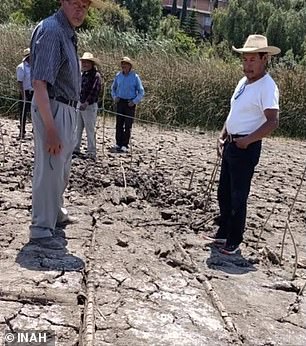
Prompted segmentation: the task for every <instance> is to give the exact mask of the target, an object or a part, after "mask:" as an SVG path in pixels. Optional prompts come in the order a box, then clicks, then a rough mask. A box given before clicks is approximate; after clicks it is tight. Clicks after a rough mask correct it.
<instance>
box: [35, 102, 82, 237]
mask: <svg viewBox="0 0 306 346" xmlns="http://www.w3.org/2000/svg"><path fill="white" fill-rule="evenodd" d="M50 104H51V110H52V114H53V117H54V121H55V126H56V128H57V130H58V135H59V138H60V140H61V143H62V150H61V152H60V153H59V154H58V155H50V154H49V153H48V152H47V150H46V139H45V134H44V133H45V128H44V124H43V121H42V118H41V115H40V113H39V111H38V108H37V106H36V104H35V100H34V101H33V104H32V109H31V112H32V122H33V130H34V152H35V157H34V172H33V182H32V224H31V226H30V238H44V237H50V236H52V232H51V231H52V230H54V229H55V225H56V222H57V221H63V219H64V218H65V217H67V212H66V211H65V209H64V208H63V194H64V191H65V189H66V186H67V184H68V181H69V174H70V166H71V157H72V152H73V149H74V147H75V142H76V110H75V109H74V108H73V107H70V106H68V105H65V104H64V103H61V102H58V101H55V100H50Z"/></svg>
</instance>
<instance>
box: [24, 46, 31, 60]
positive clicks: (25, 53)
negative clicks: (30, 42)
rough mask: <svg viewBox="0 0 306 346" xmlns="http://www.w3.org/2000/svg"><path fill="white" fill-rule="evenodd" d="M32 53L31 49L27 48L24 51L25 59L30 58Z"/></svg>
mask: <svg viewBox="0 0 306 346" xmlns="http://www.w3.org/2000/svg"><path fill="white" fill-rule="evenodd" d="M30 53H31V51H30V48H26V49H24V50H23V57H24V58H26V57H27V56H29V55H30Z"/></svg>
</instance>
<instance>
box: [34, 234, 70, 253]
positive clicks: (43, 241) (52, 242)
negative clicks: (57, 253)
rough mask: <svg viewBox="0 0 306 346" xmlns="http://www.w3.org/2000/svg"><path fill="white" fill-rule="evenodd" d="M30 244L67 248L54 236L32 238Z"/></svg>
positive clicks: (58, 248) (56, 248)
mask: <svg viewBox="0 0 306 346" xmlns="http://www.w3.org/2000/svg"><path fill="white" fill-rule="evenodd" d="M30 244H33V245H36V246H39V247H42V248H45V249H52V250H63V249H65V245H63V244H61V243H60V242H59V241H58V240H56V239H54V238H53V237H46V238H31V239H30Z"/></svg>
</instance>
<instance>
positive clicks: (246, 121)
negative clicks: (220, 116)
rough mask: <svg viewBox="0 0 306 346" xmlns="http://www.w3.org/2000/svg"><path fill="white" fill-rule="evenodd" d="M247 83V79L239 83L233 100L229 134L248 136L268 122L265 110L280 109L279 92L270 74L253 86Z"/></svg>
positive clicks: (229, 119)
mask: <svg viewBox="0 0 306 346" xmlns="http://www.w3.org/2000/svg"><path fill="white" fill-rule="evenodd" d="M246 81H247V78H246V77H243V78H242V79H241V80H240V81H239V83H238V85H237V87H236V89H235V91H234V94H233V96H232V98H231V110H230V112H229V115H228V117H227V119H226V130H227V133H230V134H240V135H248V134H250V133H252V132H254V131H255V130H257V129H258V128H259V127H260V126H261V125H263V124H264V123H265V122H266V120H267V118H266V117H265V114H264V110H266V109H279V91H278V88H277V85H276V84H275V82H274V80H273V79H272V77H271V76H270V75H269V74H268V73H267V74H265V75H264V77H262V78H260V79H259V80H257V81H256V82H253V83H251V84H245V83H246Z"/></svg>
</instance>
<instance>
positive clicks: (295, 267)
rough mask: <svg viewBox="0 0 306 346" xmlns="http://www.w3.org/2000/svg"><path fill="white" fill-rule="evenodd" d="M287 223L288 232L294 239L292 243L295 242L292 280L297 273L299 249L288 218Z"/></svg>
mask: <svg viewBox="0 0 306 346" xmlns="http://www.w3.org/2000/svg"><path fill="white" fill-rule="evenodd" d="M286 224H287V229H288V232H289V234H290V237H291V240H292V244H293V247H294V254H295V262H294V269H293V273H292V280H294V279H295V275H296V270H297V266H298V251H297V247H296V242H295V240H294V236H293V233H292V231H291V228H290V225H289V221H288V220H287V221H286Z"/></svg>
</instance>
